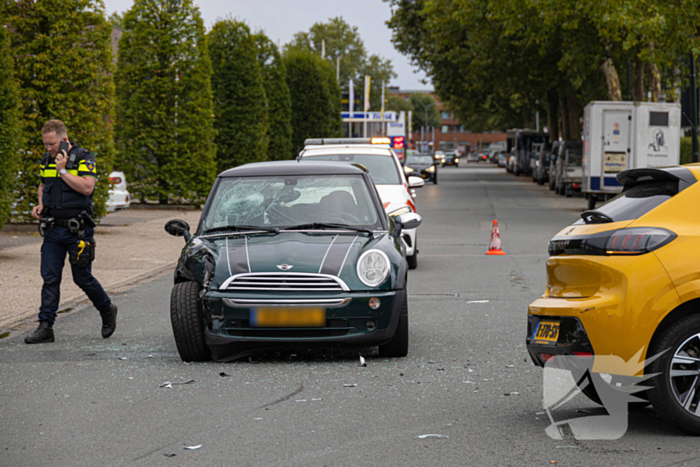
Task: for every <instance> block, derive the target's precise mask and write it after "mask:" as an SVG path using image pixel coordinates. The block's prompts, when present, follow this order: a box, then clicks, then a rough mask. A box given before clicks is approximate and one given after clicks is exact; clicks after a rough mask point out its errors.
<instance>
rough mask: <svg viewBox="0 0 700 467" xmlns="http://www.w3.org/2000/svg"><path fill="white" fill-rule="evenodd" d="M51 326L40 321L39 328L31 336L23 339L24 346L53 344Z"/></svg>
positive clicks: (46, 322)
mask: <svg viewBox="0 0 700 467" xmlns="http://www.w3.org/2000/svg"><path fill="white" fill-rule="evenodd" d="M53 341H54V337H53V329H52V324H51V323H49V322H48V321H41V322H40V323H39V327H38V328H36V331H34V333H33V334H32V335H31V336H27V337H25V338H24V343H25V344H43V343H44V342H53Z"/></svg>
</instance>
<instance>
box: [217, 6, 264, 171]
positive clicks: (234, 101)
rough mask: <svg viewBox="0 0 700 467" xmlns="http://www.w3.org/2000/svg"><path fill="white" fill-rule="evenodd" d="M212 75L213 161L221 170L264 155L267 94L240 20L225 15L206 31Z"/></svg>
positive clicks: (247, 32) (255, 51)
mask: <svg viewBox="0 0 700 467" xmlns="http://www.w3.org/2000/svg"><path fill="white" fill-rule="evenodd" d="M207 40H208V42H209V55H210V56H211V60H212V65H213V67H214V74H213V76H212V90H213V92H214V110H215V114H216V121H215V127H216V130H217V135H216V143H217V163H218V166H219V170H226V169H228V168H231V167H236V166H238V165H241V164H246V163H249V162H258V161H265V160H267V145H268V138H267V131H268V127H269V123H268V112H267V97H266V96H265V87H264V85H263V77H262V74H261V72H260V66H259V65H258V58H257V54H258V49H257V47H256V44H255V41H254V39H253V37H252V36H251V34H250V29H249V28H248V26H246V25H245V24H244V23H241V22H239V21H234V20H233V19H230V18H229V19H225V20H221V21H218V22H217V23H216V24H214V27H213V28H212V30H211V32H210V33H209V34H208V36H207Z"/></svg>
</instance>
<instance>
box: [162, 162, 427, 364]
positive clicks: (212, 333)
mask: <svg viewBox="0 0 700 467" xmlns="http://www.w3.org/2000/svg"><path fill="white" fill-rule="evenodd" d="M420 223H421V217H420V216H419V215H417V214H415V213H412V212H407V213H404V214H402V215H400V216H397V217H396V218H394V219H391V218H389V216H387V214H386V212H385V211H384V209H383V206H382V200H381V199H380V198H379V196H378V195H377V191H376V190H375V187H374V183H373V181H372V178H371V177H370V175H369V172H368V171H367V169H365V168H364V167H360V166H359V165H351V164H344V163H339V162H310V161H309V162H304V163H298V162H296V161H277V162H261V163H256V164H247V165H243V166H240V167H236V168H234V169H229V170H227V171H225V172H223V173H222V174H220V175H219V176H218V177H217V179H216V182H215V183H214V187H213V188H212V191H211V193H210V195H209V198H208V200H207V203H206V205H205V207H204V211H203V213H202V217H201V219H200V222H199V226H198V227H197V229H196V231H195V232H194V234H191V233H190V226H189V225H188V224H187V223H186V222H185V221H182V220H171V221H169V222H168V223H167V224H166V226H165V229H166V231H167V232H168V233H170V234H172V235H177V236H184V238H185V241H186V242H187V243H186V245H185V247H184V248H183V250H182V254H181V255H180V259H179V260H178V263H177V267H176V269H175V286H174V287H173V290H172V294H171V301H170V318H171V321H172V327H173V334H174V337H175V344H176V345H177V350H178V353H179V354H180V357H181V358H182V360H184V361H206V360H209V359H211V358H213V359H214V360H217V361H225V360H228V359H231V358H235V355H236V354H238V353H240V352H245V351H250V350H251V349H256V348H265V349H267V348H271V347H278V348H289V347H304V348H309V347H314V346H317V347H332V346H341V345H342V346H356V347H371V346H377V345H378V346H379V353H380V355H384V356H387V357H403V356H405V355H406V354H407V353H408V337H409V332H408V301H407V292H406V279H407V270H408V264H407V261H406V256H405V249H403V248H402V247H401V240H400V238H401V232H402V231H403V230H404V229H408V228H410V229H415V228H416V227H418V226H419V225H420Z"/></svg>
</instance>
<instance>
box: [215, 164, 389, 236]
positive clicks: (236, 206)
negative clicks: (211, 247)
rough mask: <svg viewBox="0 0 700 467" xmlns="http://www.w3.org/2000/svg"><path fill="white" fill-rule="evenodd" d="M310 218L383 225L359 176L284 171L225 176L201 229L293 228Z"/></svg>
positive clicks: (350, 223) (374, 226)
mask: <svg viewBox="0 0 700 467" xmlns="http://www.w3.org/2000/svg"><path fill="white" fill-rule="evenodd" d="M311 223H334V224H348V225H352V226H354V227H358V226H359V227H367V228H381V224H380V222H379V216H378V215H377V210H376V208H375V206H374V205H373V204H372V198H371V197H370V194H369V191H368V190H367V184H366V183H365V181H364V179H363V178H362V177H359V176H338V175H331V176H318V175H316V176H282V177H265V178H262V177H245V178H233V179H224V180H222V181H221V183H220V184H219V186H218V188H217V190H216V194H215V195H214V199H213V201H212V204H211V208H210V209H209V212H208V213H207V216H206V218H205V219H204V222H203V223H202V231H204V232H206V231H207V230H210V229H216V228H219V227H226V226H261V227H265V228H276V227H280V228H281V227H291V226H296V225H302V224H311Z"/></svg>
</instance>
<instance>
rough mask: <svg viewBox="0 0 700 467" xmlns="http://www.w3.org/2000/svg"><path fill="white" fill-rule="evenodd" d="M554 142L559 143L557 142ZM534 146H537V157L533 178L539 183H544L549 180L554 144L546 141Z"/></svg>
mask: <svg viewBox="0 0 700 467" xmlns="http://www.w3.org/2000/svg"><path fill="white" fill-rule="evenodd" d="M554 144H557V142H555V143H554ZM557 146H558V144H557ZM533 147H536V157H537V159H535V170H534V171H533V173H532V180H533V181H535V182H537V184H538V185H544V182H546V181H548V180H549V161H550V155H551V152H552V147H553V145H551V144H550V143H549V142H545V143H539V144H538V145H534V146H533Z"/></svg>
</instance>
